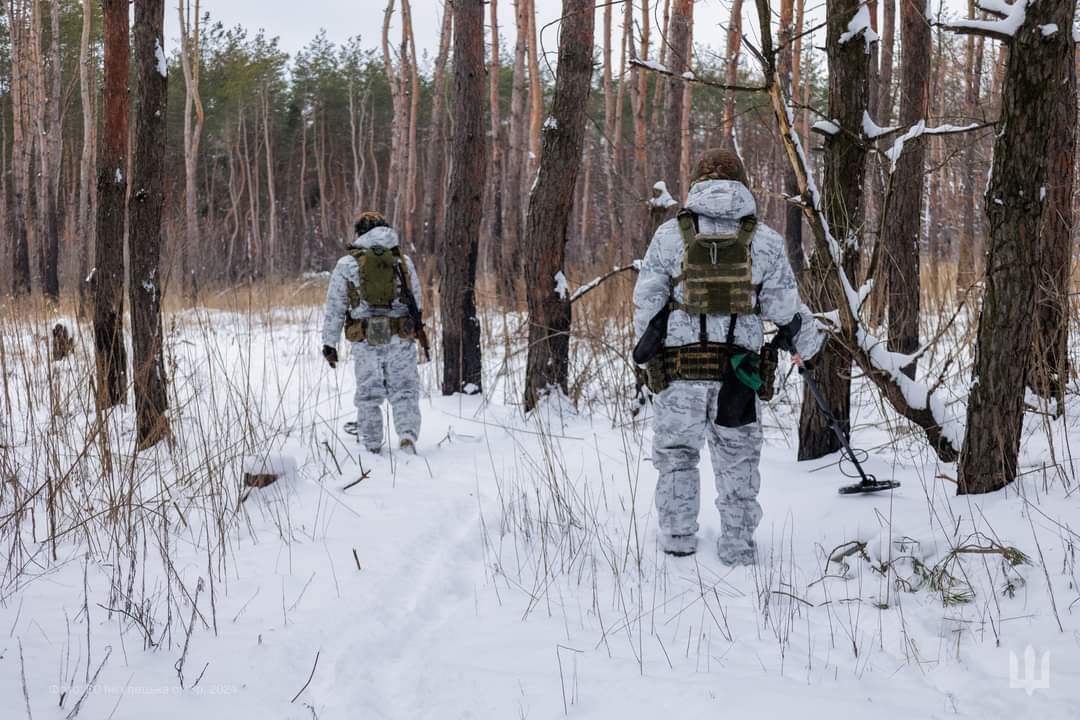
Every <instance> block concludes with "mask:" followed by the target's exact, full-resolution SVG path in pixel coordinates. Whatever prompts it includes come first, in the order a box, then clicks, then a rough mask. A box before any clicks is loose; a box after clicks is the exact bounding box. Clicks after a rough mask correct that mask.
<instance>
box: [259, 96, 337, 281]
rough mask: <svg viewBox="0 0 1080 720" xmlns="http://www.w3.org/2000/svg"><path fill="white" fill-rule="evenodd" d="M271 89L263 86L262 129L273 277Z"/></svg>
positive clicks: (274, 215) (275, 232)
mask: <svg viewBox="0 0 1080 720" xmlns="http://www.w3.org/2000/svg"><path fill="white" fill-rule="evenodd" d="M270 112H271V108H270V89H269V88H267V87H263V89H262V131H263V145H264V146H265V147H266V191H267V198H266V199H267V202H268V203H269V204H270V215H269V217H268V218H267V225H268V226H269V227H268V228H267V232H268V233H269V235H270V238H269V241H268V243H267V259H268V260H269V263H268V268H269V271H270V275H271V277H273V276H275V275H277V271H278V251H279V248H278V217H277V182H276V181H275V179H274V177H275V175H276V174H277V173H275V172H274V143H273V140H272V138H271V137H270ZM327 200H328V198H326V197H323V198H322V202H323V203H325V202H326V201H327Z"/></svg>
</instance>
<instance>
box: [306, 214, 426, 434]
mask: <svg viewBox="0 0 1080 720" xmlns="http://www.w3.org/2000/svg"><path fill="white" fill-rule="evenodd" d="M398 244H399V241H398V236H397V233H396V232H394V230H392V229H391V228H388V227H377V228H375V229H373V230H371V231H369V232H367V233H365V234H363V235H361V236H359V237H358V238H357V239H356V240H354V241H353V246H354V247H364V248H371V247H384V248H387V249H390V248H395V247H398ZM401 261H402V263H404V265H405V268H406V274H407V276H408V278H409V283H410V284H411V285H412V290H413V294H414V295H415V297H416V302H417V305H419V304H420V303H421V302H423V300H422V293H421V292H420V279H419V277H417V274H416V268H415V267H414V266H413V262H412V260H411V259H410V258H409V257H407V256H404V255H403V256H402V259H401ZM350 282H351V283H353V284H354V285H356V286H357V287H360V288H361V293H362V282H361V279H360V266H359V265H358V264H357V262H356V259H355V258H353V257H352V256H351V255H346V256H345V257H343V258H341V259H340V260H338V263H337V267H335V268H334V272H333V273H332V274H331V276H330V288H329V290H327V292H326V313H325V319H324V321H323V333H322V340H323V345H328V346H330V347H335V348H336V347H337V343H338V339H339V338H340V337H341V331H342V329H343V328H344V326H345V314H346V313H347V312H351V314H352V317H353V318H355V319H357V320H360V319H365V318H371V317H374V316H376V315H386V316H389V317H406V316H407V315H408V314H409V310H408V308H407V307H406V306H405V303H404V302H402V300H401V299H400V298H401V287H400V282H399V283H398V299H396V300H394V302H393V304H392V305H391V307H390V309H389V310H375V309H372V308H371V307H370V306H369V305H368V304H367V303H365V302H363V300H361V301H360V303H359V305H357V307H355V308H352V309H351V310H350V309H349V283H350ZM352 356H353V369H354V371H355V372H356V395H355V397H354V402H355V404H356V422H357V428H358V430H359V433H358V434H359V437H360V442H362V443H363V444H364V446H365V447H367V448H368V449H369V450H373V451H377V450H378V449H379V448H380V447H381V446H382V443H383V414H382V404H383V401H384V400H387V399H389V400H390V406H391V407H392V408H393V410H394V427H395V429H396V430H397V434H398V437H399V438H400V439H402V440H404V439H409V440H412V441H413V442H416V439H417V438H418V437H419V435H420V375H419V372H418V370H417V355H416V341H415V340H405V339H404V338H402V337H400V336H398V335H394V336H393V337H391V339H390V342H389V343H388V344H386V345H380V346H375V345H371V344H369V343H368V342H366V341H364V342H358V343H352Z"/></svg>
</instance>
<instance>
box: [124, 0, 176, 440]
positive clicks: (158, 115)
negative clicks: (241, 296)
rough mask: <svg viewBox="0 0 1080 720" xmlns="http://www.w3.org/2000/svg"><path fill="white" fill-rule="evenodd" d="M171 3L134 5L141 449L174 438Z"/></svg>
mask: <svg viewBox="0 0 1080 720" xmlns="http://www.w3.org/2000/svg"><path fill="white" fill-rule="evenodd" d="M164 28H165V0H136V2H135V48H134V58H135V112H134V116H135V148H134V149H135V156H134V187H135V188H136V190H135V192H134V194H133V195H132V197H131V200H132V205H131V236H130V245H131V277H130V280H129V282H128V293H129V294H130V297H131V349H132V356H133V357H132V366H133V369H134V372H135V416H136V430H137V442H136V446H137V447H138V448H139V449H140V450H144V449H146V448H149V447H153V446H154V445H156V444H157V443H159V442H161V441H162V440H164V439H166V438H167V437H168V436H169V421H168V418H167V417H166V416H165V411H166V410H167V409H168V407H169V397H168V393H167V391H166V379H165V360H164V353H163V347H162V343H163V337H162V325H161V272H160V266H161V235H162V233H161V229H162V227H161V220H162V217H161V210H162V207H163V206H164V204H165V123H166V118H167V114H166V104H167V102H168V77H167V72H168V71H167V66H166V64H165V52H164V49H163V48H164V47H165V35H164V32H165V30H164Z"/></svg>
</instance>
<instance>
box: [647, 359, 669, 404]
mask: <svg viewBox="0 0 1080 720" xmlns="http://www.w3.org/2000/svg"><path fill="white" fill-rule="evenodd" d="M669 384H670V383H669V381H668V376H667V372H665V370H664V358H663V355H657V356H656V357H654V358H653V359H652V360H650V361H649V362H648V364H647V365H646V366H645V387H647V388H649V390H650V391H651V392H652V394H653V395H659V394H660V393H662V392H664V391H665V390H667V387H668V385H669Z"/></svg>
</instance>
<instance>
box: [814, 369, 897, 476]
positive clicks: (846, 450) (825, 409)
mask: <svg viewBox="0 0 1080 720" xmlns="http://www.w3.org/2000/svg"><path fill="white" fill-rule="evenodd" d="M799 374H800V375H802V378H803V382H805V383H806V386H807V387H808V388H810V394H811V395H813V396H814V400H816V401H817V406H818V409H819V410H821V414H822V415H824V416H825V419H826V420H827V421H828V423H829V428H830V429H831V430H832V431H833V434H835V435H836V439H837V440H839V441H840V446H841V448H842V450H841V457H842V458H844V459H847V460H848V461H850V462H851V464H852V465H854V466H855V470H856V471H857V472H858V473H859V475H858V477H859V478H861V482H859V483H858V484H857V485H845V486H844V487H842V488H840V494H841V495H861V494H864V493H875V492H881V491H882V490H893V489H895V488H898V487H900V483H899V482H897V481H896V480H878V479H877V478H876V477H874V476H873V475H870V474H868V473H867V472H866V471H865V470H863V467H862V464H861V463H859V459H858V458H857V457H856V456H855V452H854V451H852V449H851V442H850V440H849V438H848V434H847V433H846V432H845V431H844V428H843V426H842V425H841V424H840V421H839V420H837V419H836V416H835V415H833V413H832V411H831V410H829V405H828V403H826V402H825V396H824V395H822V394H821V388H819V387H818V386H817V383H816V382H814V379H813V378H811V377H810V373H808V372H807V371H806V370H804V369H803V368H801V367H800V368H799ZM841 462H843V460H841ZM841 471H843V470H842V469H841ZM852 477H855V476H852Z"/></svg>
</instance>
